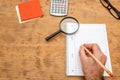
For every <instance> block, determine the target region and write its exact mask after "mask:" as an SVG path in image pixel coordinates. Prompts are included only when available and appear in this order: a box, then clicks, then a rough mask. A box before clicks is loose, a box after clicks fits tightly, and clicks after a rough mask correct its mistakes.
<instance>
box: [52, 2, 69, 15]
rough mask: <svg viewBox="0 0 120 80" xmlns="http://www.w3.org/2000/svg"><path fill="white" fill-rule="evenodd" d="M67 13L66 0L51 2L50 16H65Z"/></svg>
mask: <svg viewBox="0 0 120 80" xmlns="http://www.w3.org/2000/svg"><path fill="white" fill-rule="evenodd" d="M67 12H68V0H51V7H50V14H51V15H54V16H65V15H67Z"/></svg>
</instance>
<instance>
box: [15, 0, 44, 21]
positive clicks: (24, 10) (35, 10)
mask: <svg viewBox="0 0 120 80" xmlns="http://www.w3.org/2000/svg"><path fill="white" fill-rule="evenodd" d="M17 9H18V10H17V11H18V12H17V13H18V16H19V18H20V19H19V21H20V22H23V21H26V20H31V19H34V18H38V17H42V16H43V13H42V8H41V6H40V2H39V0H32V1H29V2H24V3H20V4H18V6H17Z"/></svg>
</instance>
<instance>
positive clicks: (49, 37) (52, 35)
mask: <svg viewBox="0 0 120 80" xmlns="http://www.w3.org/2000/svg"><path fill="white" fill-rule="evenodd" d="M60 32H61V30H58V31H56V32H55V33H53V34H51V35H50V36H48V37H46V38H45V39H46V41H49V40H50V39H51V38H52V37H54V36H55V35H57V34H58V33H60Z"/></svg>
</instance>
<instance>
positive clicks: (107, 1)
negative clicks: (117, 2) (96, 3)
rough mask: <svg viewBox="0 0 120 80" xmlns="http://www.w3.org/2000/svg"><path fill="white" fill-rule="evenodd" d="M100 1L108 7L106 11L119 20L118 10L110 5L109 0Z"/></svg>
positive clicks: (119, 12) (119, 13)
mask: <svg viewBox="0 0 120 80" xmlns="http://www.w3.org/2000/svg"><path fill="white" fill-rule="evenodd" d="M100 2H101V3H102V5H103V6H104V7H105V8H107V9H108V11H109V12H110V14H111V15H112V16H113V17H114V18H116V19H119V20H120V11H118V10H117V9H116V8H115V7H113V6H112V4H111V3H110V2H109V0H100Z"/></svg>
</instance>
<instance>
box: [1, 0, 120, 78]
mask: <svg viewBox="0 0 120 80" xmlns="http://www.w3.org/2000/svg"><path fill="white" fill-rule="evenodd" d="M24 1H28V0H0V80H84V78H83V77H67V76H66V75H65V72H66V70H65V67H66V66H65V64H66V53H65V50H66V49H65V48H66V47H65V35H64V34H62V33H61V34H59V35H57V36H56V37H55V38H54V39H52V40H51V41H50V42H46V41H45V37H46V36H48V35H49V34H51V33H53V32H54V31H56V30H58V29H59V26H58V25H59V21H60V20H61V19H62V18H63V17H54V16H51V15H50V14H49V8H50V0H40V4H41V6H42V10H43V14H44V16H43V18H38V19H35V20H33V21H29V22H27V23H23V24H19V23H18V18H17V14H16V11H15V6H16V5H17V4H18V3H20V2H24ZM111 2H112V3H113V4H114V5H115V6H116V7H117V8H118V9H119V10H120V6H119V5H120V1H119V0H111ZM68 16H73V17H75V18H76V19H78V21H79V22H80V23H104V24H106V27H107V34H108V41H109V49H110V55H111V61H112V68H113V73H114V75H115V77H113V78H112V79H111V78H105V80H119V79H120V69H119V68H120V43H119V42H120V21H119V20H116V19H114V18H113V17H112V16H111V15H110V13H109V12H108V11H107V10H106V9H105V8H104V7H103V6H102V5H101V4H100V2H99V0H69V12H68Z"/></svg>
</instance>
